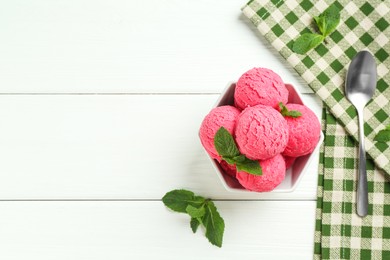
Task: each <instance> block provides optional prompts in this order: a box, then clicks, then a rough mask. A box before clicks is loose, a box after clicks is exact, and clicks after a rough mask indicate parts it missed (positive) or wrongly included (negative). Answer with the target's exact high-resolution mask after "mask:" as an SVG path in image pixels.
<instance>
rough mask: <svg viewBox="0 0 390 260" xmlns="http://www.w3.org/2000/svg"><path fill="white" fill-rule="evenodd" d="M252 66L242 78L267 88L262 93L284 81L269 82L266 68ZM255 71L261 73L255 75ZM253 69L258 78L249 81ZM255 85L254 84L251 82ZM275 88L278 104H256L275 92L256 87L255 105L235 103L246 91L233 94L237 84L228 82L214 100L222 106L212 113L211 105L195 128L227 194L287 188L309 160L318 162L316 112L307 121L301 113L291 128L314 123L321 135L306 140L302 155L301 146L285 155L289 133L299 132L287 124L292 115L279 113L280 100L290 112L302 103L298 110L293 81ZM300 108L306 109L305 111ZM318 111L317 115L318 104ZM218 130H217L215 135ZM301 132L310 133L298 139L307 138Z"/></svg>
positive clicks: (291, 187)
mask: <svg viewBox="0 0 390 260" xmlns="http://www.w3.org/2000/svg"><path fill="white" fill-rule="evenodd" d="M256 70H257V72H256ZM256 70H255V69H253V71H251V72H250V71H248V72H246V73H245V75H246V76H245V77H246V82H247V83H248V82H250V81H251V80H252V83H253V84H254V85H253V87H254V88H259V87H260V88H261V89H263V88H264V89H268V91H266V92H267V93H268V92H269V93H271V92H272V91H271V90H272V89H273V88H274V85H272V84H274V83H275V82H277V83H278V84H279V83H280V82H282V81H281V80H280V82H279V79H277V77H275V78H276V80H275V81H272V80H270V79H269V78H267V77H269V74H267V73H263V74H264V75H263V74H261V73H262V72H264V71H267V69H256ZM259 71H260V73H258V72H259ZM249 72H250V73H249ZM251 73H252V74H253V73H254V74H256V73H257V74H256V75H257V76H256V77H257V78H252V79H251V76H250V75H251ZM268 73H269V72H268ZM272 73H274V72H272ZM243 76H244V75H243ZM245 77H244V78H245ZM261 77H262V78H261ZM241 78H243V77H241ZM241 78H240V79H241ZM253 79H256V80H253ZM256 81H257V83H256ZM252 83H250V84H252ZM245 84H246V83H245ZM245 84H244V85H245ZM248 84H249V83H248ZM248 84H247V85H248ZM256 84H257V86H255V85H256ZM262 84H263V85H262ZM278 84H276V85H278ZM278 86H279V87H278V88H277V89H278V90H280V91H281V92H280V93H281V94H280V93H279V94H278V95H279V96H278V97H277V98H276V99H275V100H277V101H278V102H275V103H266V104H261V103H260V104H259V103H258V101H259V100H261V99H262V98H263V101H264V100H267V99H268V98H269V97H271V96H275V95H273V94H272V95H269V96H265V95H266V94H264V93H263V94H261V93H260V92H261V91H260V92H258V93H260V94H259V95H260V96H259V97H260V98H259V99H257V101H256V102H255V103H253V104H249V103H248V104H246V105H244V106H241V107H239V106H238V105H239V103H240V101H239V100H240V95H246V94H243V93H245V91H241V94H237V93H238V92H240V90H239V86H238V83H237V85H236V84H235V83H232V84H229V86H228V87H227V89H226V90H225V91H224V92H223V93H222V94H221V96H220V98H219V100H218V102H217V104H216V107H224V108H221V110H220V111H219V112H213V111H214V109H213V110H212V112H210V113H209V114H208V115H207V116H206V118H208V119H206V118H205V120H204V121H203V122H202V126H201V129H200V131H199V136H200V139H201V142H202V145H203V146H204V149H205V151H206V152H207V153H208V155H209V156H208V157H209V159H210V160H211V162H212V164H213V166H214V167H215V170H216V172H217V175H218V176H219V177H220V179H221V182H222V184H223V185H224V187H225V188H226V189H227V190H228V191H230V192H238V193H262V192H291V191H293V190H294V189H295V188H296V187H297V185H298V183H299V181H300V180H301V178H302V176H303V174H304V173H305V172H307V169H308V166H309V165H310V161H311V160H313V158H316V159H317V160H318V156H319V154H318V148H319V146H320V144H321V142H322V140H323V135H322V133H321V131H320V125H319V120H318V118H317V116H316V115H315V114H313V115H314V117H311V119H305V118H306V115H309V114H310V112H308V113H302V114H304V115H305V116H304V117H302V118H301V120H299V121H297V120H296V122H295V121H294V123H293V124H291V126H301V125H305V124H306V125H308V126H309V127H313V126H315V127H314V128H315V131H313V132H316V131H317V130H316V129H318V131H319V132H317V134H319V139H315V140H311V141H310V142H308V143H309V144H310V149H308V150H309V152H307V151H304V153H305V154H303V152H302V151H303V150H305V148H304V147H300V148H299V147H298V148H297V150H298V153H294V154H291V155H289V154H284V152H285V151H288V149H287V147H288V142H289V140H290V133H292V136H293V137H294V136H298V137H299V133H297V131H298V132H299V131H300V128H299V127H298V128H293V127H291V126H290V125H289V124H288V120H289V119H288V118H286V117H288V116H293V115H292V114H291V113H287V114H286V113H285V112H286V111H284V110H285V108H283V109H284V110H280V111H279V103H280V102H282V103H284V104H287V105H286V107H287V108H288V109H290V110H298V109H299V108H300V107H299V106H298V107H299V108H297V107H296V106H295V105H296V104H298V105H301V106H304V104H303V102H302V99H301V97H300V95H299V93H298V92H297V91H296V90H295V89H294V87H293V86H292V85H290V84H283V87H280V84H279V85H278ZM249 89H250V88H249ZM283 89H285V90H287V95H285V94H283ZM237 91H238V92H237ZM256 91H257V90H256ZM248 93H249V92H248ZM252 94H253V93H252ZM256 95H257V94H254V95H252V96H249V97H247V98H248V100H253V97H256ZM276 96H277V95H276ZM244 98H245V97H244ZM275 100H274V101H275ZM261 102H262V101H261ZM313 104H314V103H313ZM235 106H236V107H235ZM226 107H228V108H226ZM225 109H227V110H228V111H229V112H228V114H229V115H225V114H224V113H225V112H224V110H225ZM301 110H302V109H301ZM216 111H218V110H216ZM232 111H233V112H232ZM302 111H303V112H305V111H304V110H302ZM316 111H318V113H320V111H321V110H320V107H318V108H317V110H316ZM287 112H288V111H287ZM290 112H291V111H290ZM282 114H283V115H282ZM310 116H312V115H310ZM225 119H228V120H225ZM306 120H309V121H310V124H308V123H305V121H306ZM291 121H293V120H291ZM215 122H217V123H215ZM221 122H223V123H221ZM221 126H223V127H224V128H226V130H227V131H226V130H223V129H221V131H219V129H220V127H221ZM229 127H230V128H229ZM297 129H298V130H297ZM216 133H218V134H217V135H216ZM222 133H223V134H222ZM213 135H214V137H216V136H217V138H215V144H216V145H217V148H218V151H219V152H220V153H221V154H224V156H223V157H222V156H220V155H219V154H218V152H217V150H216V149H215V147H214V140H213V139H214V137H213ZM304 136H306V137H307V136H309V135H303V136H302V142H304V141H305V140H303V139H304V138H306V137H304ZM221 145H222V146H221ZM295 146H296V145H293V147H292V148H296V147H295ZM229 147H230V148H229ZM234 147H236V148H234ZM233 148H234V149H233ZM232 151H233V152H232ZM287 153H288V152H287ZM300 154H303V155H300ZM256 165H257V166H256ZM286 166H287V167H286ZM253 167H254V168H253ZM256 168H257V169H256Z"/></svg>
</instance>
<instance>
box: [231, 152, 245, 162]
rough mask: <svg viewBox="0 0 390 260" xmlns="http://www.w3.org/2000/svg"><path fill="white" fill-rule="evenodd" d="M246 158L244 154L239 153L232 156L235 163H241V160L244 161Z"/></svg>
mask: <svg viewBox="0 0 390 260" xmlns="http://www.w3.org/2000/svg"><path fill="white" fill-rule="evenodd" d="M246 159H247V158H246V157H245V155H243V154H240V155H238V156H234V157H233V160H234V161H235V162H236V163H241V162H244V161H245V160H246Z"/></svg>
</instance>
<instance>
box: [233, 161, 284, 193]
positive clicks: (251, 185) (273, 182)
mask: <svg viewBox="0 0 390 260" xmlns="http://www.w3.org/2000/svg"><path fill="white" fill-rule="evenodd" d="M260 166H261V168H262V171H263V174H262V175H260V176H259V175H253V174H250V173H247V172H244V171H240V172H237V175H236V177H237V180H238V182H239V183H240V184H241V185H242V186H243V187H244V188H246V189H248V190H250V191H258V192H265V191H272V190H273V189H275V188H276V187H277V186H278V185H279V184H280V183H281V182H282V181H283V180H284V177H285V174H286V165H285V162H284V158H283V156H282V155H280V154H277V155H276V156H274V157H272V158H269V159H267V160H263V161H260Z"/></svg>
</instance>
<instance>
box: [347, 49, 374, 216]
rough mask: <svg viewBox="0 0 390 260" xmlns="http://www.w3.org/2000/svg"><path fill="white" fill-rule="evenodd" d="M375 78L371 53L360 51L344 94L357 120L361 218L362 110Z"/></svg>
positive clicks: (364, 203) (361, 209)
mask: <svg viewBox="0 0 390 260" xmlns="http://www.w3.org/2000/svg"><path fill="white" fill-rule="evenodd" d="M376 77H377V76H376V64H375V60H374V57H373V56H372V55H371V53H369V52H368V51H361V52H359V53H358V54H356V56H355V57H354V58H353V59H352V62H351V64H350V65H349V69H348V73H347V81H346V84H345V92H346V96H347V98H348V100H349V101H350V102H351V103H352V105H354V106H355V108H356V110H357V114H358V119H359V144H360V145H359V170H358V171H359V175H358V187H357V197H356V201H357V205H356V206H357V214H358V215H359V216H361V217H364V216H366V215H367V210H368V191H367V173H366V150H365V148H364V121H363V109H364V107H365V106H366V104H367V103H368V101H369V100H370V99H371V98H372V96H373V95H374V92H375V89H376V81H377V80H376Z"/></svg>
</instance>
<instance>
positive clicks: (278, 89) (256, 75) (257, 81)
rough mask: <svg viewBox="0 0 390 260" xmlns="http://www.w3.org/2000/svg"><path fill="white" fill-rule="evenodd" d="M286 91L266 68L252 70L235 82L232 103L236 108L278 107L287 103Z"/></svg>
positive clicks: (278, 78) (277, 77)
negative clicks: (281, 103) (280, 103)
mask: <svg viewBox="0 0 390 260" xmlns="http://www.w3.org/2000/svg"><path fill="white" fill-rule="evenodd" d="M287 100H288V90H287V88H286V86H285V85H284V83H283V81H282V79H281V78H280V76H279V75H278V74H276V73H275V72H273V71H272V70H270V69H266V68H253V69H251V70H249V71H247V72H245V73H244V74H243V75H242V76H241V77H240V78H239V79H238V81H237V84H236V90H235V92H234V102H235V105H236V107H237V108H240V109H245V108H246V107H252V106H256V105H265V106H271V107H274V108H277V107H278V104H279V102H283V103H284V104H285V103H287Z"/></svg>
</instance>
